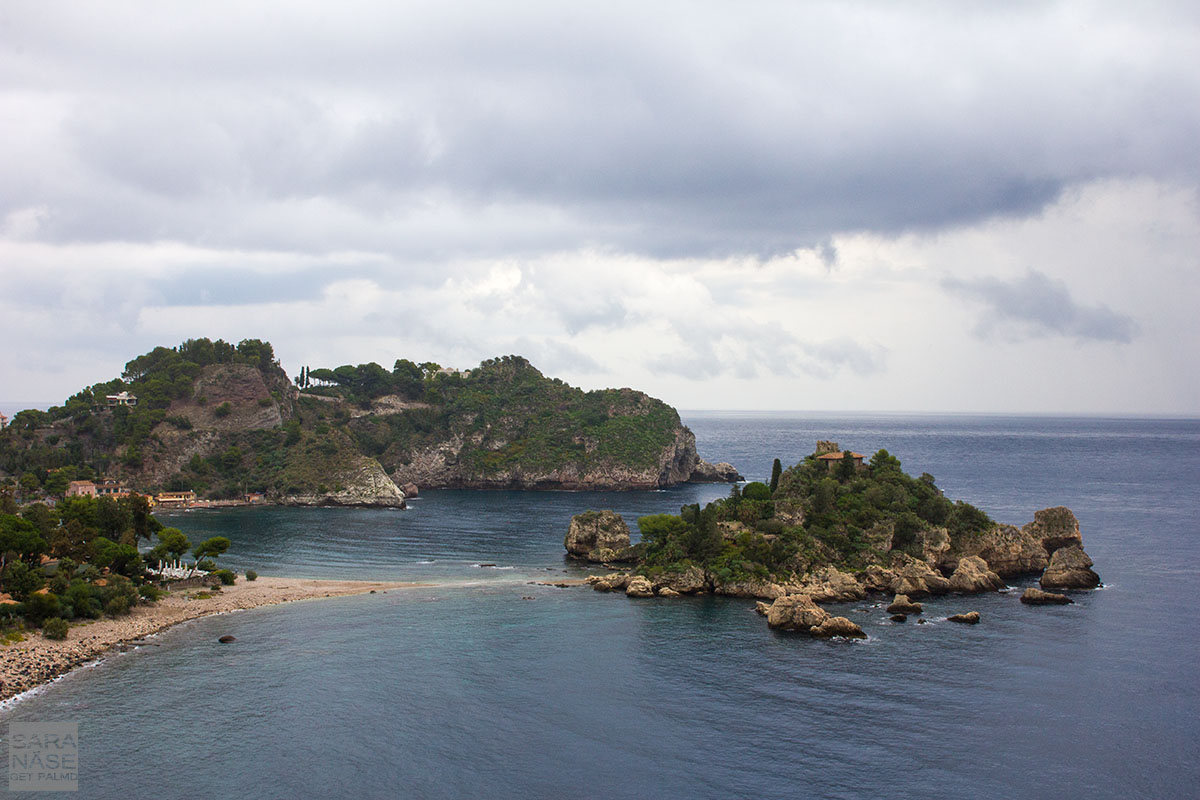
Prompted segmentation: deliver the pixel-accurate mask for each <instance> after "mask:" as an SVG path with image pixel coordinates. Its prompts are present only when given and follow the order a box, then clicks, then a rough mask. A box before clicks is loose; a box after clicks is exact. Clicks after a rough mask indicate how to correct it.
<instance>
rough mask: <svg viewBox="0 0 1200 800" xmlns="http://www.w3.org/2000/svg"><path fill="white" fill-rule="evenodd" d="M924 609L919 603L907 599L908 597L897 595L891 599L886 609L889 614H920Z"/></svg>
mask: <svg viewBox="0 0 1200 800" xmlns="http://www.w3.org/2000/svg"><path fill="white" fill-rule="evenodd" d="M923 610H924V609H923V608H922V606H921V604H920V603H914V602H913V601H912V600H909V599H908V595H904V594H898V595H896V596H895V597H894V598H892V604H891V605H889V606H888V607H887V613H889V614H920V613H921V612H922V611H923Z"/></svg>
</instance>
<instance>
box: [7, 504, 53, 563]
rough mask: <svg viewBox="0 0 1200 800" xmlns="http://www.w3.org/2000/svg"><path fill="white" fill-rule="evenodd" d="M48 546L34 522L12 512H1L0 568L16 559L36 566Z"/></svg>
mask: <svg viewBox="0 0 1200 800" xmlns="http://www.w3.org/2000/svg"><path fill="white" fill-rule="evenodd" d="M46 548H47V546H46V540H45V539H43V538H42V535H41V534H40V533H39V532H38V529H37V528H36V527H35V526H34V524H33V523H32V522H30V521H28V520H24V519H21V518H20V517H18V516H14V515H12V514H0V569H2V568H3V567H4V565H5V564H7V563H8V562H10V561H12V560H14V559H20V560H21V561H25V562H26V563H28V564H29V565H30V566H34V565H36V564H37V563H38V561H39V560H40V559H41V556H42V554H43V553H45V552H46Z"/></svg>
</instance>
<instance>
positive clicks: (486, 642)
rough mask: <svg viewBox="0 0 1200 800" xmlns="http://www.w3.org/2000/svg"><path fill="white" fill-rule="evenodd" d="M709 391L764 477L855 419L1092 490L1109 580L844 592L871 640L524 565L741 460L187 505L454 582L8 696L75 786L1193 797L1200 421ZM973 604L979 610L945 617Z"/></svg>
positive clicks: (194, 634) (207, 639)
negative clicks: (896, 593)
mask: <svg viewBox="0 0 1200 800" xmlns="http://www.w3.org/2000/svg"><path fill="white" fill-rule="evenodd" d="M687 421H688V423H689V424H690V425H692V427H693V429H694V430H695V431H696V433H697V437H698V439H699V441H700V449H701V452H702V453H703V454H704V455H705V456H706V457H708V458H710V459H712V460H718V459H719V460H729V461H732V462H733V463H735V464H737V465H738V466H739V468H741V469H742V471H743V472H744V473H746V474H747V476H748V477H763V476H765V474H766V473H767V472H768V471H769V468H770V460H771V458H772V457H774V455H775V454H778V455H780V456H781V457H783V458H784V460H785V461H791V460H795V459H797V458H798V457H799V456H800V455H801V454H802V453H803V452H808V451H811V448H812V443H813V441H815V439H816V438H835V439H837V440H838V441H839V442H840V443H841V444H842V445H843V446H845V447H852V448H854V449H856V450H858V451H859V452H873V451H874V450H875V449H878V447H881V446H883V447H887V448H888V449H889V450H891V451H892V452H893V453H897V454H898V455H899V456H900V457H901V458H902V460H903V461H904V465H905V468H906V469H907V470H908V471H910V472H915V473H919V472H921V471H929V472H932V473H933V474H934V475H936V476H937V477H938V479H939V483H940V484H941V485H942V486H943V487H944V488H945V489H946V490H947V493H948V494H950V495H951V496H953V497H962V498H965V499H970V500H973V501H977V502H978V504H980V505H982V506H983V507H985V508H986V509H987V510H988V511H989V512H991V513H992V514H993V515H995V516H997V517H998V518H1000V519H1003V520H1005V521H1011V522H1016V523H1021V522H1024V521H1027V520H1028V519H1029V518H1031V515H1032V512H1033V511H1034V510H1035V509H1037V508H1041V507H1045V506H1048V505H1054V504H1059V503H1063V504H1066V505H1069V506H1071V507H1072V508H1073V509H1074V510H1075V511H1076V513H1077V515H1078V516H1079V517H1080V520H1081V522H1082V524H1083V530H1084V540H1085V544H1086V546H1087V549H1088V552H1089V554H1090V555H1091V556H1092V557H1093V559H1094V560H1095V561H1096V562H1097V568H1098V570H1099V572H1100V573H1101V576H1102V577H1103V578H1104V579H1105V581H1106V585H1107V588H1105V589H1104V590H1102V591H1098V592H1095V593H1091V594H1088V595H1083V596H1081V597H1080V598H1079V602H1078V603H1077V605H1075V606H1069V607H1066V608H1038V609H1031V608H1026V607H1024V606H1021V605H1020V603H1018V602H1017V600H1016V594H1008V595H990V596H985V597H979V598H970V599H961V598H943V599H938V600H935V601H933V602H931V603H930V604H929V606H928V607H927V608H928V611H927V614H926V616H927V617H929V618H930V619H931V620H933V624H928V625H923V626H916V625H906V626H896V625H891V624H888V623H887V621H886V615H885V614H884V613H883V611H882V609H881V608H879V607H877V606H875V605H873V604H872V603H861V604H850V605H848V606H842V607H837V608H836V611H837V613H843V614H846V615H848V616H851V617H852V618H854V619H856V620H858V621H859V622H860V624H862V625H863V627H864V629H865V630H867V632H868V633H869V634H870V637H871V638H870V639H869V640H868V641H866V642H860V643H845V642H816V641H811V640H808V639H804V638H798V637H794V636H789V635H780V634H774V633H771V632H769V631H768V630H767V629H766V626H765V624H764V623H763V621H762V620H761V618H759V617H757V616H756V615H754V614H753V612H752V605H753V604H752V603H750V602H747V601H738V600H727V599H717V598H695V599H685V600H674V601H672V600H649V601H630V600H627V599H625V598H624V597H620V596H613V595H601V594H597V593H595V592H591V591H590V590H586V589H579V588H575V589H556V588H552V587H544V586H532V585H529V584H527V583H526V581H528V580H531V579H545V578H546V577H555V576H561V575H567V574H575V573H577V572H578V568H577V567H574V566H572V565H569V564H567V563H566V562H565V561H564V560H563V557H562V535H563V533H564V532H565V527H566V522H567V520H569V518H570V516H571V514H573V513H576V512H577V511H579V510H582V509H585V508H589V507H612V508H616V509H617V510H619V511H622V512H623V513H626V514H627V516H629V517H631V518H632V517H633V516H636V515H638V514H643V513H653V512H657V511H674V510H677V509H678V507H679V506H680V505H682V504H683V503H686V502H693V501H695V500H699V501H703V500H705V499H710V498H711V497H715V496H717V495H720V494H723V493H724V492H725V488H724V487H711V486H708V487H684V488H681V489H676V490H671V491H667V492H649V493H624V494H586V493H524V494H521V493H480V492H428V493H426V494H425V495H424V496H423V497H422V498H421V499H420V500H419V501H417V502H415V503H414V504H413V509H412V510H411V511H409V512H389V511H345V510H311V511H310V510H292V509H239V510H230V511H222V512H210V511H206V512H192V513H189V514H183V515H179V516H178V517H175V518H173V519H172V520H171V522H170V524H178V525H179V526H180V527H183V528H184V529H185V530H186V531H187V532H188V533H189V535H191V536H192V538H193V539H195V538H199V537H200V536H203V535H214V534H215V533H218V532H219V533H222V534H225V535H229V536H230V537H231V538H232V539H234V542H235V545H234V552H233V553H231V556H230V558H229V561H230V562H231V563H234V564H236V565H237V566H239V567H244V566H252V567H255V568H257V569H258V570H259V571H260V572H262V573H264V574H271V573H277V574H291V575H309V576H314V577H374V578H393V579H431V580H438V581H440V582H443V583H444V584H449V585H443V586H439V587H437V588H432V589H413V590H404V591H392V592H388V593H387V594H377V595H367V596H360V597H352V598H338V599H331V600H323V601H318V602H306V603H299V604H292V605H289V606H284V607H276V608H269V609H258V610H255V611H251V612H245V613H240V614H234V615H227V616H223V617H218V618H209V619H205V620H199V621H196V622H193V623H189V624H187V625H184V626H181V627H179V628H176V629H174V630H171V631H169V632H167V633H165V634H163V635H161V636H160V637H157V639H156V643H155V644H156V646H150V647H143V648H140V649H138V650H136V651H132V652H130V653H127V654H125V655H120V656H114V657H112V658H109V659H107V660H106V661H104V662H102V663H101V664H99V665H98V666H95V667H92V668H88V669H85V670H81V671H77V672H76V673H73V674H72V675H70V676H68V677H67V678H65V679H63V680H61V681H59V682H57V683H56V684H54V685H53V686H51V687H50V688H48V689H46V690H44V691H42V692H40V693H38V694H36V695H34V696H33V697H30V698H28V699H26V700H24V701H23V702H20V703H18V704H16V705H15V706H13V707H11V708H9V709H7V710H5V711H3V712H0V714H2V716H3V719H2V720H0V721H11V720H74V721H78V722H79V724H80V741H81V761H82V764H81V769H80V773H81V788H80V793H79V796H80V797H99V798H108V797H112V798H117V797H121V798H124V797H131V796H132V797H164V798H174V797H178V798H192V797H203V796H221V795H227V794H230V793H231V792H232V793H238V794H244V795H245V796H251V797H280V798H290V797H341V796H346V797H349V796H354V797H381V798H382V797H466V796H488V797H596V796H601V795H603V796H608V797H641V796H646V795H651V796H653V795H666V796H679V797H806V796H811V797H864V796H886V797H891V796H929V797H947V796H972V797H1062V796H1070V797H1075V796H1092V797H1127V796H1130V795H1136V796H1151V797H1193V796H1195V794H1196V787H1197V786H1198V785H1200V769H1198V767H1197V764H1196V760H1195V754H1196V753H1197V752H1198V751H1200V747H1198V745H1200V724H1198V723H1197V712H1200V687H1198V682H1197V680H1196V670H1195V663H1196V656H1197V645H1196V641H1197V634H1198V633H1200V625H1198V624H1197V622H1196V621H1195V618H1194V615H1191V614H1190V613H1189V612H1188V611H1187V609H1188V608H1190V605H1191V602H1192V600H1193V599H1194V597H1195V596H1196V589H1197V567H1196V557H1197V555H1200V553H1198V552H1197V550H1198V548H1197V544H1198V542H1200V539H1198V536H1200V530H1198V525H1197V523H1196V521H1195V517H1194V515H1195V509H1196V508H1197V507H1198V503H1197V500H1200V489H1198V488H1197V487H1198V486H1200V484H1198V483H1197V480H1196V479H1197V478H1198V477H1200V446H1198V445H1200V423H1197V422H1195V421H1169V420H1151V421H1136V420H1093V419H1086V420H1070V419H1024V418H963V417H953V418H948V419H941V418H934V417H861V418H847V419H839V418H834V417H822V418H816V419H814V418H781V417H770V416H764V415H728V414H723V415H690V416H689V417H688V420H687ZM427 562H428V563H427ZM483 563H494V564H496V567H481V566H477V565H479V564H483ZM526 597H531V598H533V599H523V598H526ZM968 608H973V609H977V610H979V611H980V612H981V613H982V614H983V617H984V622H983V624H981V625H978V626H975V627H971V628H964V627H961V626H955V625H952V624H948V623H944V622H941V621H940V619H941V618H944V617H945V616H946V615H947V614H949V613H954V612H956V611H961V610H967V609H968ZM224 633H232V634H234V635H235V636H237V638H238V642H237V643H236V644H235V645H233V646H218V645H217V644H216V643H215V639H216V637H217V636H219V635H221V634H224ZM30 796H31V797H33V796H39V795H32V794H31V795H30ZM42 796H44V795H42Z"/></svg>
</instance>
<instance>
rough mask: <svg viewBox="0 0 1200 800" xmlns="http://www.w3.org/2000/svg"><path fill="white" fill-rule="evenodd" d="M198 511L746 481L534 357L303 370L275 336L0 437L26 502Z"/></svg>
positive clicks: (109, 387) (2, 469) (99, 390)
mask: <svg viewBox="0 0 1200 800" xmlns="http://www.w3.org/2000/svg"><path fill="white" fill-rule="evenodd" d="M100 478H103V479H104V480H105V482H106V483H107V484H108V485H109V486H110V487H116V490H115V491H117V493H119V492H120V491H132V492H141V493H147V494H153V493H155V492H168V493H183V494H187V495H189V496H190V495H191V494H192V493H194V497H196V498H199V499H200V500H208V501H215V502H239V501H240V499H242V498H256V499H257V500H258V501H262V502H273V503H281V504H288V505H359V506H394V507H401V506H403V505H404V502H405V497H406V494H408V495H411V494H412V493H413V492H414V491H416V490H417V487H420V488H438V487H455V488H478V489H501V488H503V489H606V490H612V489H618V490H620V489H645V488H656V487H661V486H671V485H674V484H678V483H682V482H687V481H735V480H738V479H740V476H739V475H738V474H737V471H736V470H734V469H733V467H731V466H730V465H728V464H715V465H714V464H709V463H707V462H705V461H703V460H702V459H701V458H700V456H699V455H698V454H697V452H696V440H695V437H694V436H693V435H692V432H691V431H690V430H688V429H687V427H685V426H684V425H683V424H682V423H681V421H680V419H679V414H678V413H677V412H676V411H675V409H673V408H671V407H670V406H668V405H667V404H665V403H663V402H662V401H660V400H656V399H654V398H652V397H649V396H647V395H646V394H644V393H642V392H638V391H634V390H632V389H604V390H597V391H590V392H585V391H583V390H581V389H577V388H574V387H571V386H568V385H567V384H565V383H563V382H562V381H560V380H557V379H553V378H548V377H546V376H545V375H543V374H542V373H541V372H539V371H538V370H537V369H536V368H535V367H533V365H531V364H530V363H529V362H528V361H526V360H525V359H524V358H521V357H519V356H505V357H502V358H495V359H489V360H487V361H484V362H483V363H481V364H480V365H479V366H478V367H476V368H474V369H471V370H469V371H459V370H453V369H446V368H442V367H440V366H439V365H437V364H434V363H430V362H426V363H423V364H420V365H418V364H416V363H413V362H412V361H408V360H406V359H398V360H397V361H396V362H395V365H394V366H393V368H392V369H391V370H388V369H386V368H384V367H382V366H380V365H379V364H375V363H368V364H359V365H357V366H352V365H343V366H340V367H337V368H336V369H309V368H307V367H305V368H303V369H301V371H300V374H299V375H298V376H297V377H296V378H295V379H294V380H289V378H288V376H287V374H286V373H285V372H284V370H283V369H282V367H281V366H280V364H279V362H278V361H277V360H276V358H275V353H274V349H273V348H272V346H271V345H270V343H268V342H263V341H259V340H256V339H248V340H244V341H242V342H240V343H238V344H237V345H232V344H229V343H227V342H224V341H221V340H219V339H218V340H216V341H210V340H208V339H189V340H188V341H186V342H183V343H182V344H180V345H178V346H177V347H156V348H155V349H154V350H152V351H151V352H149V353H146V354H145V355H142V356H139V357H137V358H135V359H133V360H132V361H130V362H129V363H128V364H126V365H125V370H124V372H123V373H122V375H121V377H120V378H116V379H113V380H111V381H107V382H105V383H98V384H95V385H93V386H91V387H89V388H87V389H84V390H82V391H80V392H78V393H77V394H75V395H74V396H72V397H71V398H69V399H68V400H67V401H66V402H65V403H64V404H63V405H61V406H56V407H54V408H51V409H49V410H48V411H40V410H27V411H22V412H21V413H19V414H17V415H16V416H15V417H14V419H13V420H12V423H11V424H10V425H8V427H7V428H4V429H2V430H0V483H8V484H9V485H10V486H13V488H14V489H15V491H16V492H17V493H18V494H20V495H22V496H23V497H24V498H25V499H26V500H27V501H28V500H39V499H49V498H54V497H61V496H63V495H64V494H66V493H67V492H68V490H69V487H70V485H71V482H72V481H76V480H82V481H89V482H90V481H95V480H97V479H100Z"/></svg>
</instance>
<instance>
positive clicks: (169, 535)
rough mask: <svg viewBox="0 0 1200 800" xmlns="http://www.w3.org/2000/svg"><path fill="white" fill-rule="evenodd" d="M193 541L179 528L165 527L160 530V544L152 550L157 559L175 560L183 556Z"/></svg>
mask: <svg viewBox="0 0 1200 800" xmlns="http://www.w3.org/2000/svg"><path fill="white" fill-rule="evenodd" d="M191 546H192V543H191V542H189V541H188V538H187V537H186V536H184V535H183V531H181V530H179V529H178V528H163V529H162V530H161V531H159V532H158V544H157V545H155V546H154V549H153V550H151V551H150V558H152V559H154V560H155V561H174V560H177V559H179V558H182V557H183V554H184V553H186V552H187V551H188V548H190V547H191Z"/></svg>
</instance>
